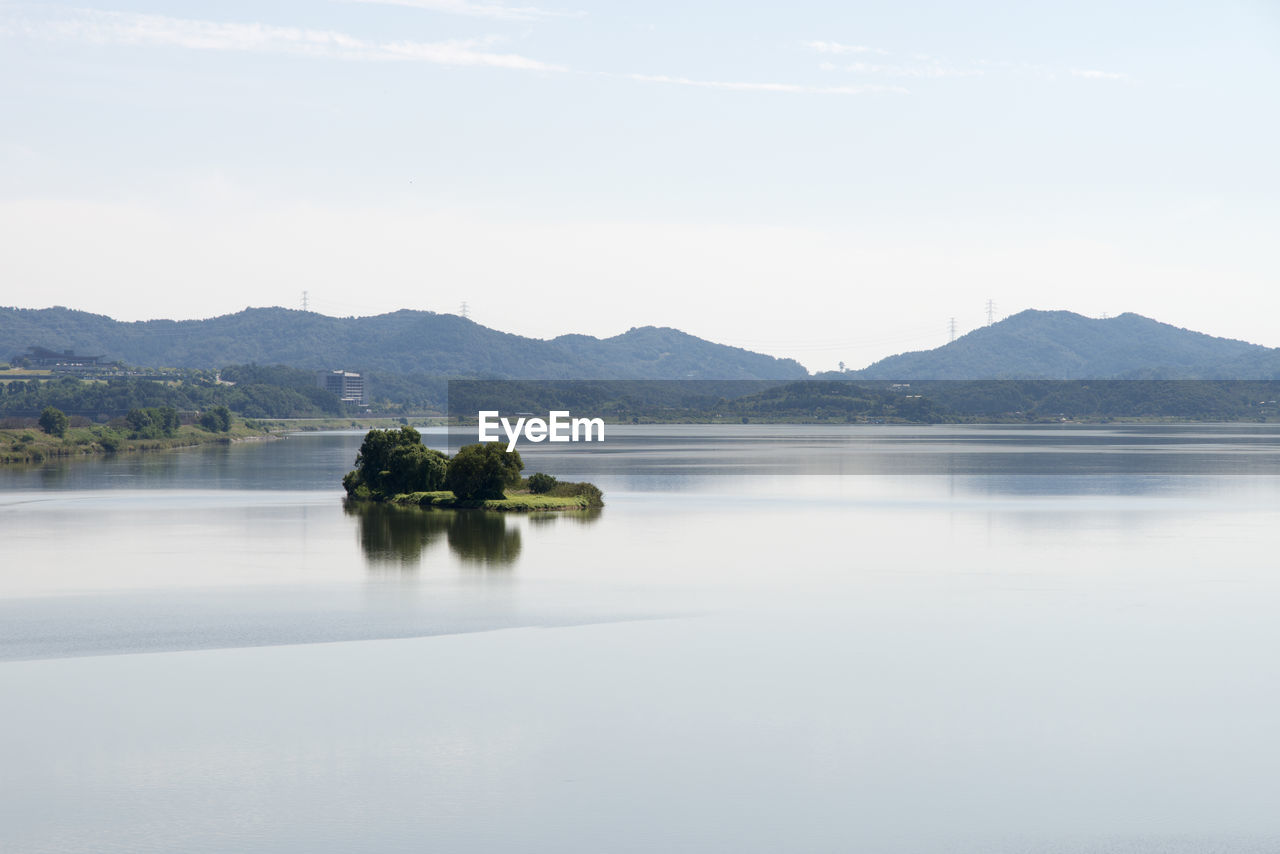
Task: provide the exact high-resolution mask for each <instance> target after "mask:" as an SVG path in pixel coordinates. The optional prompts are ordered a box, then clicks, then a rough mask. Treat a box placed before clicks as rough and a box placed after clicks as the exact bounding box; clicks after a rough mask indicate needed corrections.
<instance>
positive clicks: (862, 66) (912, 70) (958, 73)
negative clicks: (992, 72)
mask: <svg viewBox="0 0 1280 854" xmlns="http://www.w3.org/2000/svg"><path fill="white" fill-rule="evenodd" d="M843 69H844V70H845V71H852V72H854V73H855V74H875V75H879V76H882V77H911V78H916V79H924V78H931V77H932V78H938V77H978V76H980V75H981V74H982V72H981V71H979V70H977V69H970V68H956V67H954V66H950V65H941V64H938V63H930V64H927V65H878V64H875V63H870V62H854V63H851V64H849V65H846V66H843Z"/></svg>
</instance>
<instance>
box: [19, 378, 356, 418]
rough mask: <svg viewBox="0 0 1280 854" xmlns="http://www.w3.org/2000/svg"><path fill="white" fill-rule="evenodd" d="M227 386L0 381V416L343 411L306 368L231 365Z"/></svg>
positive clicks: (204, 381) (209, 382)
mask: <svg viewBox="0 0 1280 854" xmlns="http://www.w3.org/2000/svg"><path fill="white" fill-rule="evenodd" d="M222 377H223V379H224V380H227V381H229V382H234V383H235V384H234V385H227V384H224V383H218V382H216V381H215V380H214V379H213V377H212V376H211V375H208V376H207V375H205V374H203V373H202V372H189V373H187V374H184V375H183V376H182V377H181V379H176V380H174V381H172V382H156V381H153V380H142V379H136V378H132V377H121V378H110V379H107V380H105V381H93V380H90V381H85V380H79V379H76V378H74V377H61V378H58V379H50V380H43V381H37V380H26V381H22V380H15V381H12V382H8V383H0V415H9V416H30V415H32V414H35V415H38V414H39V413H40V412H41V411H43V410H44V409H45V408H46V407H50V406H52V407H55V408H57V409H60V410H62V411H63V412H66V413H68V414H75V415H84V416H87V417H94V416H97V415H106V416H121V415H124V414H126V413H128V412H129V411H131V410H135V409H145V408H151V407H171V408H173V409H177V410H186V411H191V410H199V411H204V410H207V409H212V408H214V407H217V406H225V407H227V408H228V409H229V410H231V411H232V412H235V413H236V414H238V415H241V416H243V417H246V418H298V417H307V416H325V415H343V414H345V413H346V408H345V406H344V405H343V403H342V402H341V401H340V400H338V398H337V397H335V396H334V395H333V394H332V393H330V392H328V391H325V390H324V389H322V388H318V387H317V386H316V385H315V381H314V375H313V374H311V372H309V371H300V370H296V369H293V368H280V369H277V368H261V367H258V366H236V367H232V368H227V369H225V370H224V371H223V372H222Z"/></svg>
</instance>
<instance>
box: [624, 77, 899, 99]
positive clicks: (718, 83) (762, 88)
mask: <svg viewBox="0 0 1280 854" xmlns="http://www.w3.org/2000/svg"><path fill="white" fill-rule="evenodd" d="M624 76H625V77H626V78H627V79H629V80H639V81H641V82H644V83H667V84H671V85H674V86H696V87H699V88H702V89H728V90H731V91H735V92H789V93H796V94H804V95H876V94H894V95H905V94H907V93H908V90H907V89H904V88H902V87H901V86H809V85H805V84H802V83H750V82H738V81H727V80H693V79H690V78H688V77H670V76H668V75H666V74H627V75H624Z"/></svg>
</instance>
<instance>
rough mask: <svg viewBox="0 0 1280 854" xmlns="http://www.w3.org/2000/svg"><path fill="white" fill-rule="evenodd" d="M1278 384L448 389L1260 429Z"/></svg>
mask: <svg viewBox="0 0 1280 854" xmlns="http://www.w3.org/2000/svg"><path fill="white" fill-rule="evenodd" d="M1278 400H1280V382H1278V381H1272V380H1256V381H1252V380H975V381H964V380H946V381H924V382H921V381H912V382H909V383H906V382H904V383H894V382H887V381H861V382H854V381H851V380H807V381H804V380H802V381H798V382H786V383H776V382H755V381H748V382H742V381H728V382H709V381H690V382H680V381H653V382H648V381H598V380H586V381H580V382H569V381H549V382H536V381H507V380H499V381H480V380H476V381H469V380H455V381H451V382H450V383H449V414H450V416H451V417H453V418H454V419H457V420H461V421H471V420H474V419H475V418H476V414H477V412H479V411H481V410H498V411H499V412H501V413H502V414H503V415H504V416H507V415H513V414H519V413H531V414H535V415H545V414H546V413H547V412H549V411H551V410H569V411H570V412H572V413H573V415H575V416H594V417H604V418H608V419H611V420H614V421H628V420H632V421H642V420H655V421H668V422H678V421H706V420H711V421H726V420H747V421H750V420H753V419H759V420H769V421H775V422H778V421H831V422H842V421H843V422H858V421H885V422H907V423H947V422H951V423H956V422H965V421H971V422H974V421H1050V420H1054V421H1056V420H1061V419H1070V420H1078V419H1085V420H1103V419H1109V418H1176V419H1188V420H1216V421H1228V420H1258V419H1267V418H1275V417H1277V416H1278V415H1280V405H1278V404H1277V401H1278Z"/></svg>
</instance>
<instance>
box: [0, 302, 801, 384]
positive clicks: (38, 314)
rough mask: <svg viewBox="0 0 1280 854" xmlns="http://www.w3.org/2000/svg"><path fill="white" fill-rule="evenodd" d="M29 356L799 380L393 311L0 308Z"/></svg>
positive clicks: (675, 354)
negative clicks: (118, 313)
mask: <svg viewBox="0 0 1280 854" xmlns="http://www.w3.org/2000/svg"><path fill="white" fill-rule="evenodd" d="M29 347H45V348H47V349H50V350H55V351H58V352H62V351H66V350H72V351H74V352H76V353H77V354H82V355H93V356H102V357H103V358H104V359H106V360H108V361H115V360H120V361H123V362H125V363H127V364H130V365H146V366H152V367H171V368H205V369H209V368H220V367H224V366H226V365H233V364H250V363H256V364H260V365H276V364H279V365H288V366H290V367H294V368H306V369H314V370H336V369H345V370H353V371H368V372H373V373H381V374H401V375H429V376H436V377H449V376H468V377H491V378H523V379H769V380H787V379H802V378H804V377H807V376H808V372H807V371H806V370H805V368H804V366H802V365H801V364H800V363H799V362H797V361H795V360H794V359H777V358H774V357H773V356H766V355H762V354H760V353H752V352H750V351H748V350H743V349H740V348H738V347H728V346H725V345H723V344H715V343H712V342H710V341H706V340H704V339H701V338H697V337H695V336H693V335H688V334H686V333H684V332H681V331H679V330H678V329H669V328H660V327H654V326H645V327H640V328H633V329H631V330H629V331H627V332H624V333H623V334H621V335H616V336H614V337H612V338H604V339H600V338H593V337H591V336H589V335H562V336H560V337H558V338H553V339H551V340H548V341H544V340H539V339H536V338H525V337H522V336H519V335H511V334H509V333H506V332H499V331H497V330H494V329H489V328H487V327H484V326H481V325H479V324H478V323H475V322H473V321H471V320H468V319H466V318H463V317H459V316H457V315H453V314H436V313H434V312H429V311H408V310H402V311H396V312H392V313H390V314H382V315H377V316H374V317H347V318H339V317H329V316H327V315H323V314H316V313H314V312H305V311H297V310H292V309H285V308H248V309H245V310H244V311H241V312H237V313H236V314H228V315H224V316H222V317H214V318H210V319H207V320H177V321H175V320H147V321H137V322H121V321H117V320H112V319H111V318H109V317H105V316H103V315H98V314H90V313H88V312H83V311H74V310H71V309H67V308H61V307H58V308H47V309H19V308H0V359H9V358H15V357H17V356H20V355H21V354H22V353H24V352H25V351H26V350H27V348H29Z"/></svg>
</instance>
